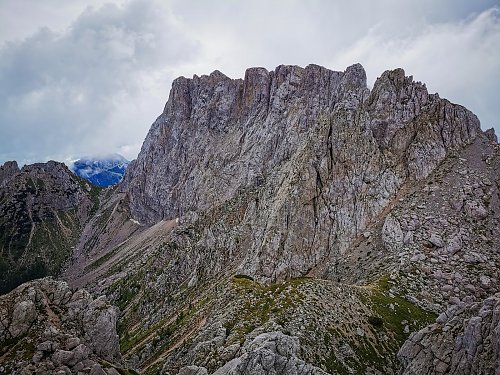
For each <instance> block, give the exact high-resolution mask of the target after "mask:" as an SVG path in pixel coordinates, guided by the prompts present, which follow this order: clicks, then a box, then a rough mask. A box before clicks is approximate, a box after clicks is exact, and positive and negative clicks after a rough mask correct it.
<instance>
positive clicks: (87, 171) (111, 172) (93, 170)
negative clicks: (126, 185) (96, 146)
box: [71, 154, 129, 187]
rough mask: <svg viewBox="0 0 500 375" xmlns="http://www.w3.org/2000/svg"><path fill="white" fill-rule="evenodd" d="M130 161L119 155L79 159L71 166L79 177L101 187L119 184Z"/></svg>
mask: <svg viewBox="0 0 500 375" xmlns="http://www.w3.org/2000/svg"><path fill="white" fill-rule="evenodd" d="M128 164H129V161H128V160H127V159H125V158H124V157H123V156H121V155H118V154H113V155H108V156H104V157H99V158H91V157H86V158H82V159H78V160H76V161H75V162H73V164H72V165H71V170H72V171H73V172H74V173H75V174H76V175H77V176H79V177H81V178H84V179H85V180H87V181H89V182H91V183H93V184H94V185H97V186H100V187H108V186H112V185H116V184H118V183H119V182H120V181H121V180H122V179H123V175H124V174H125V170H126V169H127V166H128Z"/></svg>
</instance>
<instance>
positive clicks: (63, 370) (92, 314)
mask: <svg viewBox="0 0 500 375" xmlns="http://www.w3.org/2000/svg"><path fill="white" fill-rule="evenodd" d="M117 317H118V310H117V309H116V308H115V307H113V306H110V305H109V304H108V303H107V302H106V300H105V298H104V297H100V298H97V299H94V298H92V297H91V296H90V294H89V293H87V292H86V291H85V290H78V291H73V290H71V289H70V288H69V287H68V285H67V284H66V283H64V282H61V281H54V280H52V279H50V278H46V279H40V280H35V281H31V282H28V283H26V284H23V285H21V286H19V287H18V288H16V289H15V290H13V291H12V292H10V293H8V294H7V295H4V296H2V297H0V323H1V324H0V373H2V374H34V373H36V374H69V373H77V372H78V373H79V374H84V373H86V374H105V373H108V374H110V373H112V372H110V371H112V370H111V369H113V368H115V367H120V363H121V355H120V351H119V343H118V335H117V333H116V320H117ZM104 371H106V372H104Z"/></svg>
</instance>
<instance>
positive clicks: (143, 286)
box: [0, 64, 500, 375]
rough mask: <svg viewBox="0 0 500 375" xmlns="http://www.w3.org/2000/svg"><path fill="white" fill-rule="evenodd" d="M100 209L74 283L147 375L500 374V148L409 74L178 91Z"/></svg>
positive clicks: (215, 80) (263, 79)
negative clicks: (106, 305)
mask: <svg viewBox="0 0 500 375" xmlns="http://www.w3.org/2000/svg"><path fill="white" fill-rule="evenodd" d="M9 170H10V169H9ZM10 174H11V172H9V171H8V168H6V169H5V172H3V171H2V172H1V173H0V176H3V175H5V176H7V175H10ZM100 200H101V204H100V205H99V208H98V209H97V211H96V212H95V214H93V215H92V216H91V217H90V218H89V220H88V221H86V224H85V227H84V228H83V230H82V232H81V235H80V237H79V240H78V243H76V245H75V248H74V250H73V251H72V258H71V261H70V263H69V265H68V267H66V268H65V270H64V273H63V278H64V279H66V280H67V282H68V283H69V284H70V285H71V286H72V287H78V288H80V287H85V288H86V289H88V290H89V291H90V293H92V294H94V295H96V296H101V295H105V296H106V298H107V299H108V300H109V301H110V302H111V303H113V304H115V305H116V306H117V307H118V308H119V311H120V314H119V318H118V323H117V332H118V334H119V336H120V349H121V355H122V361H123V364H124V365H125V367H129V368H132V369H134V370H135V371H137V372H139V373H144V374H158V373H161V374H184V375H189V374H217V375H221V374H228V375H229V374H396V373H404V374H417V373H426V374H441V373H451V374H468V373H478V374H479V373H492V372H491V371H493V373H494V372H495V371H497V372H498V371H500V368H499V365H498V363H499V361H500V357H499V351H498V347H500V334H499V332H500V326H499V321H498V316H500V315H498V311H497V310H498V306H499V305H498V303H497V302H498V301H497V300H498V294H496V293H497V292H498V290H499V277H500V275H499V264H500V255H499V253H498V249H499V248H500V240H499V238H500V236H499V235H500V146H499V145H498V143H497V140H496V136H495V134H494V132H493V131H492V130H489V131H486V132H483V131H482V130H481V128H480V124H479V121H478V119H477V118H476V116H475V115H474V114H473V113H471V112H470V111H469V110H467V109H466V108H464V107H462V106H460V105H457V104H453V103H450V102H449V101H448V100H446V99H442V98H440V97H439V95H437V94H430V93H428V91H427V89H426V87H425V85H424V84H422V83H420V82H415V81H414V80H413V79H412V77H407V76H406V75H405V72H404V71H403V70H402V69H396V70H392V71H386V72H384V73H383V74H382V75H381V76H380V77H379V78H378V79H377V80H376V82H375V84H374V86H373V88H372V89H371V90H370V89H369V88H368V86H367V84H366V74H365V71H364V69H363V67H362V66H361V65H359V64H356V65H353V66H351V67H348V68H347V69H346V70H345V71H344V72H335V71H331V70H328V69H326V68H323V67H320V66H317V65H309V66H307V67H306V68H301V67H297V66H279V67H277V68H276V69H275V70H274V71H267V70H266V69H263V68H251V69H248V70H247V72H246V74H245V78H244V79H236V80H234V79H230V78H228V77H226V76H225V75H223V74H222V73H220V72H218V71H216V72H214V73H212V74H211V75H209V76H201V77H198V76H194V77H193V78H192V79H186V78H183V77H181V78H178V79H177V80H175V81H174V83H173V87H172V90H171V92H170V96H169V99H168V101H167V104H166V106H165V108H164V111H163V113H162V114H161V115H160V117H158V119H157V120H156V121H155V123H154V124H153V125H152V127H151V130H150V132H149V134H148V135H147V137H146V140H145V141H144V144H143V147H142V150H141V153H140V154H139V156H138V158H137V159H136V160H135V161H133V162H131V164H130V165H129V167H128V168H127V171H126V174H125V178H124V180H123V182H122V183H121V184H120V185H119V186H118V187H117V188H116V189H115V190H113V191H109V192H108V193H107V195H106V196H101V199H100ZM108 367H109V366H108Z"/></svg>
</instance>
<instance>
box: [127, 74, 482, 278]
mask: <svg viewBox="0 0 500 375" xmlns="http://www.w3.org/2000/svg"><path fill="white" fill-rule="evenodd" d="M479 133H481V130H480V127H479V121H478V120H477V118H476V116H474V115H473V114H472V113H471V112H469V111H468V110H466V109H465V108H463V107H461V106H458V105H454V104H451V103H450V102H448V101H447V100H444V99H440V98H439V97H438V96H437V95H436V94H434V95H430V94H428V93H427V90H426V88H425V86H424V85H422V84H421V83H419V82H413V80H412V78H411V77H405V74H404V71H403V70H402V69H398V70H395V71H390V72H385V73H384V74H383V75H382V76H381V77H380V78H379V79H377V81H376V82H375V85H374V87H373V90H372V91H371V92H370V90H369V89H368V88H367V85H366V75H365V71H364V70H363V68H362V67H361V66H360V65H354V66H351V67H349V68H347V70H346V71H345V72H333V71H329V70H327V69H325V68H322V67H319V66H314V65H310V66H308V67H306V68H305V69H303V68H299V67H294V66H280V67H278V68H277V69H276V70H275V71H273V72H267V71H266V70H265V69H249V70H247V72H246V75H245V80H231V79H229V78H227V77H226V76H224V75H223V74H221V73H219V72H214V73H212V74H211V75H210V76H202V77H201V78H199V77H196V76H195V77H194V78H193V79H191V80H189V79H185V78H179V79H178V80H176V81H175V82H174V84H173V87H172V91H171V93H170V98H169V101H168V102H167V105H166V107H165V111H164V113H163V114H162V115H161V116H160V117H159V118H158V120H157V121H156V122H155V124H153V126H152V128H151V130H150V132H149V134H148V136H147V138H146V140H145V142H144V145H143V148H142V151H141V153H140V155H139V157H138V158H137V160H136V161H135V162H133V163H132V164H131V166H130V168H129V172H128V173H127V174H126V177H125V184H124V187H125V190H126V191H127V192H128V194H129V196H130V208H131V212H132V215H133V216H134V218H136V219H137V220H138V221H140V222H141V223H146V224H152V223H156V222H158V221H159V220H161V219H173V218H175V217H181V218H182V217H183V216H190V213H193V212H194V213H199V212H204V211H206V210H208V209H211V208H213V207H224V206H225V205H228V204H229V202H230V201H231V200H232V199H240V200H241V199H243V197H245V195H246V197H245V198H244V199H245V202H242V205H241V216H242V217H241V223H239V225H238V226H236V227H235V228H234V229H231V230H230V233H229V235H228V236H222V237H221V236H214V246H213V247H216V248H217V247H221V248H225V249H228V252H229V253H239V255H241V257H242V259H241V260H240V272H242V273H246V274H248V275H251V276H253V277H256V278H258V279H260V280H262V281H276V280H283V279H286V278H289V277H296V276H301V275H304V274H307V273H308V272H312V271H314V272H315V273H316V274H318V275H326V274H328V275H329V277H335V269H334V267H331V266H332V265H334V264H335V262H336V261H337V259H338V258H339V257H341V256H342V255H343V254H344V253H345V251H346V250H347V249H348V248H349V246H350V245H351V244H352V242H353V240H354V239H356V238H357V237H358V236H360V235H361V234H362V233H363V232H364V231H365V229H366V228H367V226H368V225H370V224H371V223H372V222H373V221H374V220H376V219H377V218H378V217H379V215H381V214H382V213H383V212H384V209H386V208H387V207H389V206H390V204H391V203H392V201H393V200H394V199H395V198H396V196H397V194H398V193H399V192H401V191H404V189H405V188H406V186H407V185H408V184H413V183H414V182H415V181H418V180H421V179H423V178H425V177H427V176H428V175H429V174H430V173H431V172H432V170H433V169H434V168H435V167H436V166H437V165H439V163H440V162H441V161H443V160H444V159H445V158H446V156H447V155H448V154H449V153H450V151H451V150H453V149H455V148H461V147H463V146H466V145H467V144H470V143H472V142H473V140H474V139H475V138H476V136H477V135H478V134H479ZM353 145H355V147H353ZM252 193H253V195H252ZM244 228H245V229H244ZM241 232H243V233H241ZM240 233H241V234H240ZM235 238H239V241H240V242H243V243H245V251H244V253H242V252H241V251H240V250H241V246H239V245H236V244H230V243H228V242H230V241H234V239H235ZM225 255H226V256H227V255H228V254H225ZM218 258H223V254H221V256H219V257H218ZM324 265H328V267H327V268H326V269H321V270H319V269H318V270H317V268H321V267H322V266H324ZM224 266H225V265H223V264H220V265H214V267H213V269H214V270H218V269H220V268H222V267H224Z"/></svg>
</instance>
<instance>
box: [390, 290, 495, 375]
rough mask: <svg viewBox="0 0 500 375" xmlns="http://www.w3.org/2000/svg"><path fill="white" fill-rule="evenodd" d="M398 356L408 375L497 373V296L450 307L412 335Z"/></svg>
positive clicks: (404, 371) (404, 372)
mask: <svg viewBox="0 0 500 375" xmlns="http://www.w3.org/2000/svg"><path fill="white" fill-rule="evenodd" d="M398 356H399V358H400V359H401V361H402V363H403V367H404V370H403V374H408V375H410V374H415V375H416V374H453V375H459V374H460V375H465V374H497V373H498V371H500V294H499V293H497V294H495V295H493V296H491V297H489V298H487V299H485V300H484V301H483V302H482V303H474V304H470V305H465V304H459V305H452V306H450V307H449V308H448V309H447V310H446V311H445V312H443V313H442V314H441V315H439V317H438V318H437V320H436V323H434V324H432V325H430V326H428V327H425V328H424V329H422V330H420V331H418V332H415V333H414V334H412V335H411V336H410V338H409V339H408V341H407V342H406V343H405V344H404V345H403V347H402V348H401V349H400V351H399V353H398Z"/></svg>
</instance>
